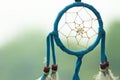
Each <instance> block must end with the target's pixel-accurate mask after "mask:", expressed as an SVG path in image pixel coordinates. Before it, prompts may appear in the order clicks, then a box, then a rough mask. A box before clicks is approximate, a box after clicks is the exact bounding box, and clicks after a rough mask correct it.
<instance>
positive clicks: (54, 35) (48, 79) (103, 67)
mask: <svg viewBox="0 0 120 80" xmlns="http://www.w3.org/2000/svg"><path fill="white" fill-rule="evenodd" d="M74 7H84V8H87V9H89V10H90V11H92V13H93V14H94V15H95V16H96V18H97V21H98V33H97V37H96V39H95V41H94V43H93V44H91V45H90V46H89V47H87V48H86V49H82V50H79V51H74V50H70V49H69V48H67V47H66V46H65V45H64V44H63V42H62V41H61V39H60V36H59V30H58V26H59V22H60V20H61V18H62V16H63V15H64V13H66V12H67V11H68V10H69V9H71V8H74ZM54 41H55V42H56V44H57V46H58V47H59V48H60V49H61V50H63V51H64V52H66V53H67V54H70V55H74V56H76V57H77V60H76V67H75V72H74V75H73V79H72V80H80V78H79V75H78V74H79V71H80V67H81V64H82V58H83V56H84V55H85V54H87V53H88V52H90V51H92V50H93V49H94V48H95V47H96V46H97V45H98V43H99V42H101V59H100V61H101V64H100V71H101V72H102V74H104V75H108V76H109V77H108V78H110V80H114V79H113V77H112V78H111V76H110V73H109V69H108V67H109V62H108V61H107V56H106V54H105V31H104V29H103V21H102V18H101V16H100V14H99V12H98V11H97V10H96V9H95V8H94V7H93V6H92V5H89V4H86V3H83V2H81V0H75V3H72V4H70V5H68V6H66V7H65V8H64V9H63V10H61V11H60V12H59V14H58V16H57V17H56V20H55V22H54V29H53V31H52V32H51V33H49V35H48V36H47V39H46V43H47V45H46V46H47V58H46V66H45V67H44V70H43V71H44V74H43V75H42V76H41V77H40V79H38V80H57V79H56V72H57V67H58V65H57V64H56V57H55V49H54ZM50 49H52V58H53V64H52V67H51V68H50V67H49V65H50ZM50 69H52V73H51V76H48V74H49V72H50ZM98 77H100V78H96V80H101V79H103V78H101V73H100V76H98ZM102 77H104V80H109V79H106V78H105V76H102Z"/></svg>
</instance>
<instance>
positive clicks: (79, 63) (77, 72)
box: [73, 55, 83, 80]
mask: <svg viewBox="0 0 120 80" xmlns="http://www.w3.org/2000/svg"><path fill="white" fill-rule="evenodd" d="M82 58H83V55H80V56H79V57H78V59H77V61H76V68H75V73H74V76H73V80H80V78H79V75H78V74H79V71H80V67H81V64H82Z"/></svg>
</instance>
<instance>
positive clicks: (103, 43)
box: [101, 30, 107, 63]
mask: <svg viewBox="0 0 120 80" xmlns="http://www.w3.org/2000/svg"><path fill="white" fill-rule="evenodd" d="M104 62H107V56H106V54H105V31H104V30H103V31H102V36H101V63H104Z"/></svg>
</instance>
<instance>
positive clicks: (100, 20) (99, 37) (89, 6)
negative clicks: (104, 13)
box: [53, 2, 103, 55]
mask: <svg viewBox="0 0 120 80" xmlns="http://www.w3.org/2000/svg"><path fill="white" fill-rule="evenodd" d="M81 6H84V7H86V8H88V9H90V10H91V11H92V12H93V13H94V14H95V15H96V17H97V19H98V23H99V29H98V36H97V39H96V41H95V42H94V43H93V44H92V45H90V46H89V47H88V48H87V49H86V50H82V51H77V52H74V51H71V50H69V49H67V48H66V47H65V46H64V44H63V43H62V41H61V40H60V38H59V34H58V24H59V21H60V19H61V17H62V16H63V14H64V13H65V12H66V11H67V10H68V9H70V8H72V7H81ZM53 33H54V34H53V35H54V38H55V41H56V44H57V45H58V46H59V47H60V48H61V49H62V50H63V51H65V52H66V53H68V54H71V55H79V54H86V53H88V52H89V51H91V50H93V49H94V48H95V47H96V46H97V44H98V43H99V41H100V39H101V34H102V33H103V21H102V19H101V16H100V14H99V12H98V11H97V10H96V9H95V8H94V7H93V6H91V5H89V4H86V3H82V2H76V3H73V4H70V5H68V6H66V7H65V8H64V9H63V10H62V11H60V12H59V14H58V16H57V18H56V20H55V23H54V31H53Z"/></svg>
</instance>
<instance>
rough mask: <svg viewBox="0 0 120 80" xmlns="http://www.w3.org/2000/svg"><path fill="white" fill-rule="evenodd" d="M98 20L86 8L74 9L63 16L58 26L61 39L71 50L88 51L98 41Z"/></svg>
mask: <svg viewBox="0 0 120 80" xmlns="http://www.w3.org/2000/svg"><path fill="white" fill-rule="evenodd" d="M98 26H99V25H98V20H97V18H96V16H95V15H94V14H93V12H92V11H90V10H89V9H87V8H85V7H74V8H71V9H69V10H68V11H67V12H66V13H64V15H63V16H62V18H61V20H60V22H59V24H58V32H59V38H60V39H61V41H62V43H63V44H64V45H65V46H66V47H67V48H69V49H71V50H80V49H86V48H88V47H89V46H90V45H91V44H93V43H94V42H95V40H96V37H97V34H98Z"/></svg>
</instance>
